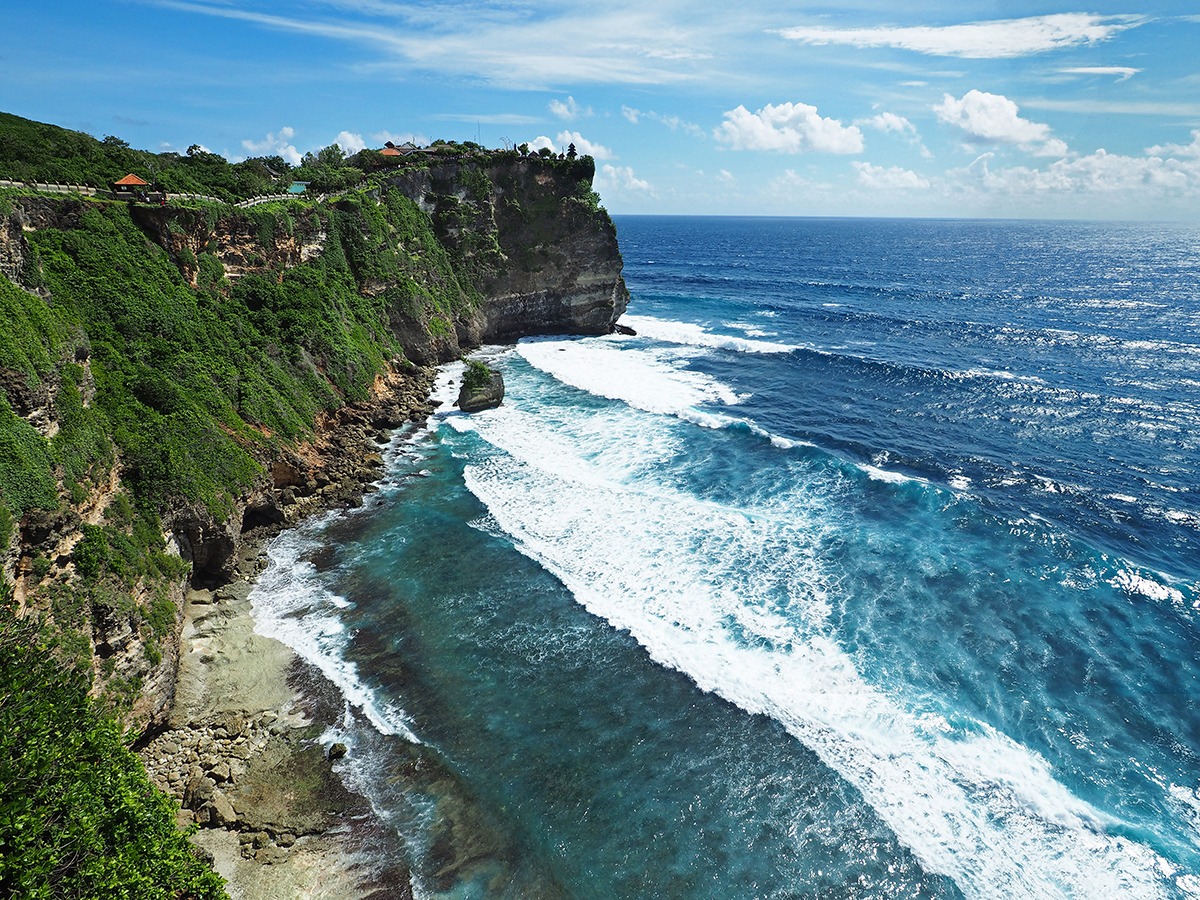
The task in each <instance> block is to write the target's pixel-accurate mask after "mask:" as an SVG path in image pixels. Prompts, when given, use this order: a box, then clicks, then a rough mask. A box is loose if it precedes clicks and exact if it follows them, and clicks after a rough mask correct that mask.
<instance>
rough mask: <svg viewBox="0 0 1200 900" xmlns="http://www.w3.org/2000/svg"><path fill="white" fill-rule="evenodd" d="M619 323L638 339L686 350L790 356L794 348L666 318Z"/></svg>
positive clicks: (628, 318) (639, 318) (628, 319)
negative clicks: (683, 347) (659, 342)
mask: <svg viewBox="0 0 1200 900" xmlns="http://www.w3.org/2000/svg"><path fill="white" fill-rule="evenodd" d="M621 323H622V324H623V325H628V326H629V327H630V328H632V329H633V330H634V331H636V332H637V333H638V335H639V336H641V337H648V338H651V339H653V340H656V341H665V342H667V343H669V344H682V345H684V346H688V347H708V348H713V349H719V350H733V351H735V352H737V353H790V352H791V351H793V350H795V349H797V348H796V347H794V346H791V345H789V344H780V343H776V342H775V341H761V340H752V339H750V338H743V337H737V336H736V335H729V334H717V333H716V332H714V331H709V330H707V329H706V328H704V327H702V326H700V325H694V324H692V323H690V322H672V321H669V320H667V319H656V318H654V317H653V316H631V315H628V314H626V315H625V316H623V317H622V318H621Z"/></svg>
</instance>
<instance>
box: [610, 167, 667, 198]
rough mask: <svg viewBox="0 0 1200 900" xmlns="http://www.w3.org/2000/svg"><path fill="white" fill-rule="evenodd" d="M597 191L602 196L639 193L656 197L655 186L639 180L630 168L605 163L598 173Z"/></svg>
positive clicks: (641, 179)
mask: <svg viewBox="0 0 1200 900" xmlns="http://www.w3.org/2000/svg"><path fill="white" fill-rule="evenodd" d="M596 190H597V191H599V192H600V194H601V195H604V194H611V193H623V192H624V193H638V194H649V195H650V196H654V194H655V191H654V186H653V185H651V184H650V182H648V181H646V180H645V179H643V178H638V177H637V175H635V174H634V171H633V168H632V167H630V166H613V165H609V164H608V163H605V164H604V165H603V166H601V167H600V171H599V172H597V173H596Z"/></svg>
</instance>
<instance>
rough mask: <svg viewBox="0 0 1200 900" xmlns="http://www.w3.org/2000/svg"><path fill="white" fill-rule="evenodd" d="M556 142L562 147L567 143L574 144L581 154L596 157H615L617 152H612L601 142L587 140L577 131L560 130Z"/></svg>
mask: <svg viewBox="0 0 1200 900" xmlns="http://www.w3.org/2000/svg"><path fill="white" fill-rule="evenodd" d="M558 143H559V144H560V145H562V146H564V147H565V146H567V145H568V144H574V145H575V150H576V151H577V152H578V153H580V154H581V155H583V156H594V157H595V158H596V159H616V158H617V154H615V153H613V152H612V151H611V150H609V149H608V148H607V147H605V146H604V145H603V144H597V143H596V142H595V141H589V140H588V139H587V138H585V137H584V136H583V135H582V134H580V133H579V132H578V131H560V132H559V133H558Z"/></svg>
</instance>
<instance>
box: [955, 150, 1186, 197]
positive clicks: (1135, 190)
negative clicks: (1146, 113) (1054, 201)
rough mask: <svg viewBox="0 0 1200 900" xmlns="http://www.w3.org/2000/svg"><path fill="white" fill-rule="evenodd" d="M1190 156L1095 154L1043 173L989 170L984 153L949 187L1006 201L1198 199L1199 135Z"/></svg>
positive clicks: (1022, 168) (1023, 169) (958, 172)
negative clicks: (1038, 197)
mask: <svg viewBox="0 0 1200 900" xmlns="http://www.w3.org/2000/svg"><path fill="white" fill-rule="evenodd" d="M1192 147H1195V148H1196V150H1195V153H1194V155H1183V158H1176V157H1168V158H1161V157H1158V156H1124V155H1121V154H1116V153H1108V152H1106V151H1104V150H1102V149H1101V150H1097V151H1096V152H1095V153H1092V154H1089V155H1088V156H1081V157H1077V158H1075V159H1060V160H1058V161H1057V162H1053V163H1051V164H1050V165H1049V166H1047V167H1045V168H1044V169H1035V168H1032V167H1028V166H1013V167H1010V168H1007V169H1001V170H998V171H993V170H992V169H991V167H990V166H989V165H988V163H989V162H990V161H991V160H992V158H993V156H992V154H990V153H985V154H984V155H983V156H981V157H979V158H978V159H976V160H975V161H974V162H973V163H971V165H970V166H968V167H967V168H965V169H957V170H952V171H950V172H948V173H947V178H948V181H949V182H950V183H957V184H958V186H959V187H963V188H971V189H975V190H984V191H987V192H988V193H990V194H997V195H1004V196H1007V197H1022V196H1025V197H1028V196H1031V195H1050V196H1063V195H1073V196H1086V195H1092V196H1093V198H1094V197H1095V196H1096V195H1101V196H1104V197H1108V198H1112V199H1113V200H1117V199H1118V198H1120V199H1124V200H1125V201H1127V202H1130V203H1145V202H1146V201H1147V200H1157V201H1162V200H1182V201H1188V200H1191V201H1192V202H1194V201H1195V200H1196V199H1200V135H1198V136H1197V138H1196V142H1195V143H1194V144H1193V145H1191V146H1188V147H1184V148H1181V149H1183V150H1185V151H1188V152H1189V153H1191V151H1192Z"/></svg>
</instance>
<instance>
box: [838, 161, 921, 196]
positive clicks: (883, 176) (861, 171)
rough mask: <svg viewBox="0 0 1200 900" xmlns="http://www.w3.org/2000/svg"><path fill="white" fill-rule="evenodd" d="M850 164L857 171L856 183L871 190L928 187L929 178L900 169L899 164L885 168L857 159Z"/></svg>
mask: <svg viewBox="0 0 1200 900" xmlns="http://www.w3.org/2000/svg"><path fill="white" fill-rule="evenodd" d="M851 165H853V166H854V168H855V170H856V171H857V172H858V183H859V184H861V185H862V186H863V187H866V188H871V189H872V190H897V189H898V190H909V189H912V188H927V187H929V179H927V178H925V177H924V176H921V175H918V174H917V173H916V172H913V171H912V170H910V169H902V168H900V167H899V166H890V167H888V168H885V167H883V166H875V165H872V164H871V163H869V162H858V161H857V160H856V161H855V162H853V163H851Z"/></svg>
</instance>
